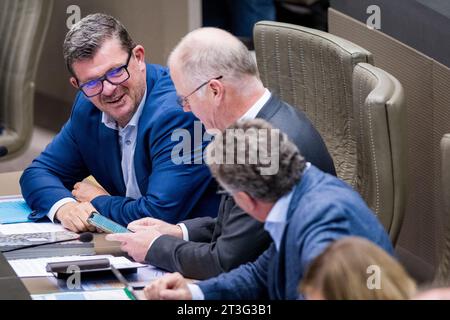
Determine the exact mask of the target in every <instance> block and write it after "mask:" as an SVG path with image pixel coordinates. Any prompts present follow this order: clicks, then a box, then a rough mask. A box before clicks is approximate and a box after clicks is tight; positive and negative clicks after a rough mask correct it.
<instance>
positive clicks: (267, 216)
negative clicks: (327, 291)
mask: <svg viewBox="0 0 450 320" xmlns="http://www.w3.org/2000/svg"><path fill="white" fill-rule="evenodd" d="M231 130H232V131H230V130H229V129H227V132H224V134H223V136H222V138H221V139H215V140H214V141H213V142H212V143H211V144H210V146H208V149H211V150H208V155H209V157H210V155H214V156H213V157H211V159H209V162H208V164H209V166H210V169H211V172H212V173H213V176H214V177H215V178H216V179H217V180H218V181H219V183H220V184H221V186H222V187H224V188H225V189H226V190H227V192H229V193H230V194H231V195H232V196H233V198H234V200H235V201H236V203H237V204H238V205H239V206H240V207H241V208H242V209H243V210H245V211H246V212H248V214H249V215H251V216H252V217H254V218H255V219H257V220H258V221H261V222H264V228H265V229H266V230H267V231H268V232H269V233H270V236H271V238H272V239H273V243H272V244H271V246H270V247H269V249H267V250H266V251H265V252H264V253H263V254H262V255H261V256H259V258H258V259H257V260H256V261H255V262H252V263H247V264H244V265H241V266H240V267H238V268H236V269H234V270H232V271H230V272H228V273H224V274H221V275H219V276H218V277H216V278H212V279H208V280H205V281H201V282H198V283H196V284H189V283H188V281H186V280H185V279H184V278H183V277H182V276H181V275H180V274H179V273H175V274H170V275H167V276H164V277H162V278H160V279H158V280H156V281H154V282H152V283H150V284H149V285H148V286H147V287H146V288H145V295H146V297H147V298H148V299H184V300H186V299H208V300H221V299H233V300H241V299H243V300H254V299H273V300H286V299H289V300H292V299H297V298H298V293H297V286H298V283H299V282H300V281H301V279H302V277H303V274H304V272H305V270H306V268H307V267H308V265H309V263H310V262H311V261H312V260H313V259H314V258H315V257H316V256H318V255H319V254H320V253H321V252H322V251H323V250H324V249H325V248H326V247H327V246H328V245H330V243H332V242H333V241H335V240H337V239H340V238H342V237H345V236H351V235H353V236H359V237H364V238H366V239H368V240H370V241H372V242H374V243H375V244H377V245H379V246H380V247H381V248H382V249H384V250H386V251H387V252H388V253H389V254H393V253H394V250H393V248H392V245H391V243H390V240H389V236H388V235H387V233H386V231H385V230H384V228H383V226H382V225H381V223H380V221H379V220H378V219H377V217H376V216H375V214H374V213H373V212H372V211H371V210H370V209H369V208H368V207H367V205H366V204H365V202H364V200H363V199H362V198H361V196H360V195H359V194H358V193H357V192H356V191H354V190H353V189H352V188H351V187H350V186H348V185H347V184H345V183H344V182H342V181H341V180H339V179H337V178H336V177H334V176H332V175H329V174H326V173H324V172H322V171H320V170H319V169H317V168H316V167H315V166H314V165H311V164H310V163H307V162H305V160H304V158H303V157H302V156H301V154H300V152H299V150H298V149H297V147H296V146H295V145H294V144H293V143H292V142H290V141H289V140H288V138H287V137H286V135H285V134H282V133H280V131H279V130H278V129H277V130H273V127H272V126H270V124H268V123H267V122H266V121H264V120H261V119H254V120H247V121H238V122H237V124H235V125H233V126H231ZM269 138H270V139H269ZM276 142H278V143H276ZM209 151H211V152H209ZM218 155H219V156H222V157H221V158H220V157H218ZM226 155H236V156H233V157H231V158H232V159H234V162H228V161H223V159H225V158H226ZM252 155H253V156H252ZM262 155H269V157H267V158H268V160H269V161H266V160H267V159H264V158H263V156H262ZM255 158H256V159H257V160H256V161H254V159H255ZM221 160H222V161H221ZM252 160H253V161H252ZM273 164H276V168H277V169H278V170H274V171H273V173H272V174H267V173H266V172H264V171H265V170H266V169H267V167H268V166H269V165H270V166H271V167H272V165H273ZM243 245H245V244H243ZM360 254H364V252H361V253H360ZM350 280H351V279H350Z"/></svg>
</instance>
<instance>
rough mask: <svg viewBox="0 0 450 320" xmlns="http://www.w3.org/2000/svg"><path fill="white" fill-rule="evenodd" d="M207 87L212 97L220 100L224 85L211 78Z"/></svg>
mask: <svg viewBox="0 0 450 320" xmlns="http://www.w3.org/2000/svg"><path fill="white" fill-rule="evenodd" d="M208 85H209V88H210V90H211V92H212V94H213V96H214V99H217V100H218V101H220V100H222V98H223V96H224V93H225V86H224V85H223V83H222V82H220V81H219V80H216V79H213V80H211V81H210V82H209V84H208Z"/></svg>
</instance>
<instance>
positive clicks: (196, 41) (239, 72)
mask: <svg viewBox="0 0 450 320" xmlns="http://www.w3.org/2000/svg"><path fill="white" fill-rule="evenodd" d="M168 65H169V68H170V69H171V70H172V69H174V68H176V69H177V71H178V72H179V73H181V74H183V75H184V78H185V80H186V81H188V82H191V83H192V84H198V83H201V82H203V81H205V80H206V79H211V78H215V77H218V76H223V78H224V81H227V80H228V81H230V82H231V83H235V82H236V81H241V80H242V79H243V78H247V77H248V76H252V77H257V74H258V71H257V67H256V62H255V61H254V59H253V57H252V56H251V54H250V52H249V51H248V49H247V47H246V46H245V45H244V44H243V43H242V42H241V41H240V40H239V39H237V38H236V37H235V36H233V35H232V34H230V33H229V32H226V31H224V30H222V29H217V28H200V29H197V30H194V31H192V32H190V33H188V34H187V35H186V36H185V37H184V38H183V39H182V40H181V41H180V43H179V44H178V45H177V46H176V47H175V49H174V50H173V51H172V53H171V54H170V56H169V60H168Z"/></svg>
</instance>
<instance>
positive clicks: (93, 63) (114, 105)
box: [70, 38, 146, 127]
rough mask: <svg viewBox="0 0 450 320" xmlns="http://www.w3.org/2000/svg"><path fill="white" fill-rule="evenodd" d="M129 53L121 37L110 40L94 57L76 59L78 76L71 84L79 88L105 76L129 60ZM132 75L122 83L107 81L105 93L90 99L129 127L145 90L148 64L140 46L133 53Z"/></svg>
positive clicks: (75, 70) (130, 71)
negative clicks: (121, 41) (123, 46)
mask: <svg viewBox="0 0 450 320" xmlns="http://www.w3.org/2000/svg"><path fill="white" fill-rule="evenodd" d="M128 56H129V53H128V52H126V51H125V50H124V49H123V48H122V46H121V44H120V41H119V40H118V39H115V38H112V39H108V40H106V41H105V42H104V43H103V45H102V46H101V47H100V48H99V49H98V51H97V52H96V54H95V56H94V57H93V58H92V59H88V60H81V61H76V62H74V63H73V65H72V69H73V71H74V73H75V76H76V77H77V79H78V83H77V81H76V79H75V78H74V77H72V78H71V80H70V81H71V83H72V84H73V85H74V86H75V87H78V84H79V85H83V84H85V83H87V82H89V81H91V80H94V79H97V78H100V77H102V76H104V75H105V74H106V73H107V72H109V71H111V70H113V69H115V68H117V67H120V66H122V65H124V64H126V62H127V58H128ZM128 73H129V74H130V78H129V79H128V80H126V81H125V82H123V83H121V84H119V85H113V84H111V83H109V82H108V81H106V80H105V81H103V91H102V93H101V94H99V95H97V96H95V97H92V98H89V100H90V101H91V102H92V103H93V104H94V105H95V106H96V107H97V108H98V109H99V110H101V111H102V112H104V113H106V114H108V115H109V116H111V117H112V118H113V119H114V120H116V121H117V122H118V124H119V125H120V126H121V127H125V126H126V124H127V123H128V122H129V121H130V120H131V118H132V117H133V115H134V113H135V112H136V110H137V108H138V106H139V103H140V102H141V100H142V97H143V95H144V92H145V86H146V80H145V79H146V67H145V61H144V48H143V47H142V46H136V47H135V48H134V49H133V51H132V52H131V58H130V62H129V64H128Z"/></svg>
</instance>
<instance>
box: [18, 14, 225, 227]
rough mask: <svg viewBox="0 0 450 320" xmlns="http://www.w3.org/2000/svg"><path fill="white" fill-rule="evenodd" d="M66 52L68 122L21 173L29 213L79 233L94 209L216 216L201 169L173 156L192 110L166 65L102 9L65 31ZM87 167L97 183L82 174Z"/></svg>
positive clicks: (135, 215) (121, 218)
mask: <svg viewBox="0 0 450 320" xmlns="http://www.w3.org/2000/svg"><path fill="white" fill-rule="evenodd" d="M64 57H65V60H66V63H67V66H68V68H69V71H70V72H71V75H72V77H71V78H70V82H71V83H72V85H73V86H74V87H76V88H77V89H79V93H78V95H77V96H76V99H75V103H74V106H73V110H72V114H71V117H70V119H69V121H68V122H67V123H66V124H65V125H64V127H63V128H62V130H61V132H60V133H59V134H58V135H57V136H56V137H55V139H54V140H53V141H52V142H51V143H50V145H49V146H48V147H47V148H46V149H45V151H44V152H43V153H42V154H41V155H40V156H39V157H38V158H36V159H35V160H34V161H33V163H32V164H31V165H30V166H29V167H28V168H27V169H26V170H25V171H24V173H23V175H22V177H21V179H20V184H21V187H22V194H23V195H24V197H25V200H26V201H27V203H28V204H29V205H30V207H31V208H32V209H33V210H34V211H33V213H32V214H31V216H30V218H31V219H32V220H38V219H41V218H43V217H45V216H46V215H47V216H48V217H49V218H50V219H51V220H55V221H60V222H61V223H62V224H63V225H64V227H66V228H68V229H71V230H73V231H85V230H87V229H92V228H93V227H92V226H90V225H89V224H88V222H87V221H86V220H87V218H88V217H89V215H90V213H91V212H92V211H96V210H97V211H99V212H100V213H101V214H102V215H104V216H106V217H108V218H111V219H113V220H115V221H117V222H119V223H121V224H123V225H127V224H128V223H130V222H131V221H133V220H137V219H139V218H143V217H155V218H158V219H163V220H165V221H168V222H170V223H176V222H178V221H180V220H182V219H186V218H194V217H202V216H206V215H215V214H216V212H217V208H218V205H219V201H220V198H219V197H218V196H217V195H216V190H217V185H216V184H215V181H214V180H213V179H212V177H211V175H210V173H209V170H208V168H207V167H206V166H205V165H194V164H175V163H174V162H173V161H172V158H171V154H172V150H173V148H174V147H175V146H176V144H177V142H176V141H172V133H173V132H174V131H175V130H180V129H184V130H187V131H189V132H192V133H193V131H194V121H195V117H194V116H193V114H192V113H185V112H183V110H182V109H181V107H180V105H179V104H178V103H177V95H176V91H175V88H174V86H173V83H172V80H171V79H170V76H169V73H168V70H167V69H166V68H164V67H161V66H158V65H153V64H146V63H145V59H144V58H145V51H144V48H143V47H142V46H141V45H136V44H135V43H134V42H133V40H132V39H131V37H130V35H129V34H128V32H127V31H126V29H125V28H124V27H123V25H122V24H121V23H120V22H119V21H117V20H116V19H114V18H113V17H111V16H108V15H104V14H94V15H89V16H87V17H85V18H84V19H82V20H81V21H80V22H79V23H77V24H76V25H75V26H74V27H73V28H72V29H71V30H70V31H69V32H68V34H67V36H66V39H65V41H64ZM200 130H201V129H200ZM200 147H202V146H200ZM89 175H92V176H93V177H94V178H95V179H96V180H97V181H98V182H99V183H100V185H101V186H102V187H103V188H104V189H103V188H100V187H97V186H95V185H93V184H90V183H86V182H81V181H82V180H83V179H84V178H86V177H88V176H89ZM174 190H176V192H174Z"/></svg>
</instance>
